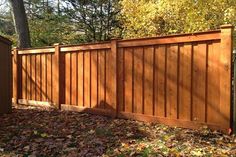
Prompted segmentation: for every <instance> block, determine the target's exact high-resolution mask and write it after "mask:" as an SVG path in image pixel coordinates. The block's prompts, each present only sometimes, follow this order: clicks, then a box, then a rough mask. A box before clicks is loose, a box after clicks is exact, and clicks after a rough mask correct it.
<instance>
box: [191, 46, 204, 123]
mask: <svg viewBox="0 0 236 157" xmlns="http://www.w3.org/2000/svg"><path fill="white" fill-rule="evenodd" d="M206 50H207V48H206V44H204V43H199V44H198V45H194V47H193V51H194V52H193V80H192V81H193V82H192V86H193V87H192V90H193V96H192V99H193V100H192V112H193V113H192V114H193V115H192V118H193V119H192V120H194V121H200V122H205V105H206V104H205V92H206V85H205V82H206Z"/></svg>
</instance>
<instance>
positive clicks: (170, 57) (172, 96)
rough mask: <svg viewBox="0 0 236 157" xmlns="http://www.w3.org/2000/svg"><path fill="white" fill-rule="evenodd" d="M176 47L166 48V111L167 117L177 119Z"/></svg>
mask: <svg viewBox="0 0 236 157" xmlns="http://www.w3.org/2000/svg"><path fill="white" fill-rule="evenodd" d="M177 61H178V46H177V45H170V46H169V47H167V75H166V79H167V80H166V81H167V82H166V107H167V108H166V109H167V117H170V118H174V119H176V118H177V67H178V62H177Z"/></svg>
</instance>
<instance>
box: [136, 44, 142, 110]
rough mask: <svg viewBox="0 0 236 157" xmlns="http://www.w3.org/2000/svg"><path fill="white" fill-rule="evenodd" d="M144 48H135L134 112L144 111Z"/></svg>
mask: <svg viewBox="0 0 236 157" xmlns="http://www.w3.org/2000/svg"><path fill="white" fill-rule="evenodd" d="M142 78H143V48H135V49H134V112H135V113H139V114H141V113H143V108H142V106H143V104H142V103H143V84H142V83H143V81H142Z"/></svg>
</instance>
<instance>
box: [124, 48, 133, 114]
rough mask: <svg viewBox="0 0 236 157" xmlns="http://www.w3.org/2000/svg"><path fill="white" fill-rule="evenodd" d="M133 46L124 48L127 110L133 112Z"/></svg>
mask: <svg viewBox="0 0 236 157" xmlns="http://www.w3.org/2000/svg"><path fill="white" fill-rule="evenodd" d="M132 53H133V50H132V48H126V49H124V55H125V60H124V61H125V64H124V65H125V67H124V75H125V83H124V85H125V91H124V92H125V97H124V98H125V112H130V113H131V112H132V105H133V102H132V97H133V94H132V69H133V65H132Z"/></svg>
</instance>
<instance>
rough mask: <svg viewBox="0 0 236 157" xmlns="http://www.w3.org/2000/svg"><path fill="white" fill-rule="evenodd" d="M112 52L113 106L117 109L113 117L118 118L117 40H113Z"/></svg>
mask: <svg viewBox="0 0 236 157" xmlns="http://www.w3.org/2000/svg"><path fill="white" fill-rule="evenodd" d="M111 52H112V62H111V63H112V65H111V66H112V70H113V71H112V76H114V78H113V84H112V88H111V89H112V92H113V93H114V94H113V97H112V106H113V107H114V109H115V111H114V112H115V113H114V115H113V117H116V116H117V112H118V103H117V102H118V96H117V39H111Z"/></svg>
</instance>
